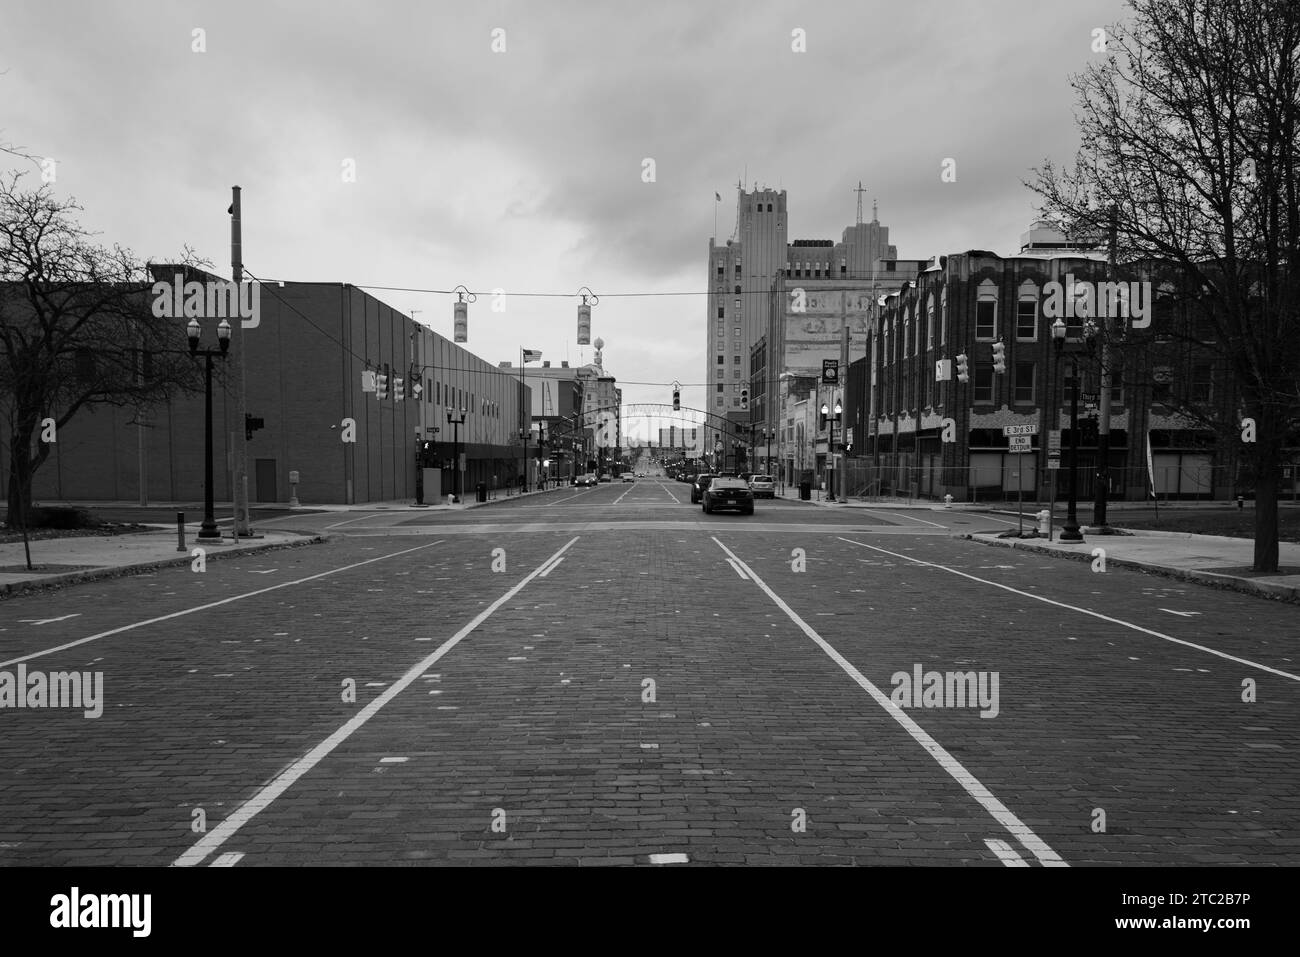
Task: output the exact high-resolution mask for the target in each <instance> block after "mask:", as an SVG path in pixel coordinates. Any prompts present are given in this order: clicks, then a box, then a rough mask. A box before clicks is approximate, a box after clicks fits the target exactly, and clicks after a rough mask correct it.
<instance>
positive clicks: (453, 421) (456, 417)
mask: <svg viewBox="0 0 1300 957" xmlns="http://www.w3.org/2000/svg"><path fill="white" fill-rule="evenodd" d="M465 411H466V410H465V409H463V408H461V409H459V410H457V409H453V408H452V407H451V406H447V424H448V425H451V426H454V427H455V428H454V430H453V432H452V442H451V449H452V461H451V468H452V475H453V478H452V485H451V500H452V501H453V502H459V501H460V427H461V425H462V424H464V422H465Z"/></svg>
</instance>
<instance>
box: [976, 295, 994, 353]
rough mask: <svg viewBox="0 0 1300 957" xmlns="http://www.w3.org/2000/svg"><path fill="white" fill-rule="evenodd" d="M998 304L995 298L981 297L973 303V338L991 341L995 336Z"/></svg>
mask: <svg viewBox="0 0 1300 957" xmlns="http://www.w3.org/2000/svg"><path fill="white" fill-rule="evenodd" d="M997 331H998V304H997V300H995V299H981V300H979V301H978V302H977V303H975V338H976V339H983V340H986V341H990V342H991V341H992V340H994V339H996V338H997Z"/></svg>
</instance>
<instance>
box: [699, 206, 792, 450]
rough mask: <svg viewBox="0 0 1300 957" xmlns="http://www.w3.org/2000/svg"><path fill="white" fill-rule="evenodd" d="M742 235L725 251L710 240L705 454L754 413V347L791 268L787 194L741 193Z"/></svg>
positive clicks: (738, 222)
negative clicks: (724, 431)
mask: <svg viewBox="0 0 1300 957" xmlns="http://www.w3.org/2000/svg"><path fill="white" fill-rule="evenodd" d="M736 202H737V212H736V234H735V236H734V237H733V238H732V239H728V240H727V242H726V244H725V245H718V243H717V238H716V237H713V238H710V239H709V286H708V288H709V296H708V323H707V326H706V336H707V342H706V348H707V352H706V354H707V356H708V363H707V368H706V369H705V378H704V381H705V382H706V383H707V390H708V392H707V396H706V401H705V411H706V412H709V413H711V416H710V417H707V418H706V421H705V423H704V430H705V437H704V438H705V441H704V448H705V451H706V452H707V451H711V450H712V447H713V445H714V441H715V440H716V439H718V438H719V437H720V436H719V432H720V431H721V426H722V422H721V421H720V420H719V419H718V418H715V417H714V416H720V417H723V418H726V419H729V420H730V421H731V422H732V423H734V427H733V428H729V429H728V431H730V432H733V433H735V432H736V431H737V430H738V429H739V427H740V423H741V422H748V420H749V413H748V412H742V411H741V408H740V393H741V389H743V388H748V385H749V350H750V347H751V346H752V345H753V344H754V343H755V342H757V341H758V339H759V338H760V337H761V336H762V335H763V334H764V333H765V332H766V331H767V325H768V319H769V313H770V311H771V296H770V291H771V288H772V280H773V279H774V278H775V276H776V273H777V270H779V269H782V268H784V267H785V263H786V225H787V222H788V220H787V217H786V205H785V204H786V199H785V190H780V191H779V192H778V191H777V190H771V189H757V188H755V189H754V190H753V191H751V192H746V191H745V188H744V186H743V185H738V186H737V188H736Z"/></svg>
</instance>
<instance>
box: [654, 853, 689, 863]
mask: <svg viewBox="0 0 1300 957" xmlns="http://www.w3.org/2000/svg"><path fill="white" fill-rule="evenodd" d="M650 863H651V864H688V863H690V858H688V857H687V856H686V855H685V854H651V855H650Z"/></svg>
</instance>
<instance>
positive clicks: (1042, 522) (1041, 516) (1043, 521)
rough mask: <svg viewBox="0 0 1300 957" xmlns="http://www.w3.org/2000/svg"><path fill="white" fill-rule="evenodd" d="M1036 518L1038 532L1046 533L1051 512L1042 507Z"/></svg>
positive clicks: (1040, 533)
mask: <svg viewBox="0 0 1300 957" xmlns="http://www.w3.org/2000/svg"><path fill="white" fill-rule="evenodd" d="M1036 518H1037V519H1038V534H1039V535H1046V534H1047V533H1048V529H1049V523H1050V522H1051V520H1052V513H1051V512H1050V511H1048V510H1047V509H1043V510H1042V511H1041V512H1039V513H1038V514H1037V516H1036Z"/></svg>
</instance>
